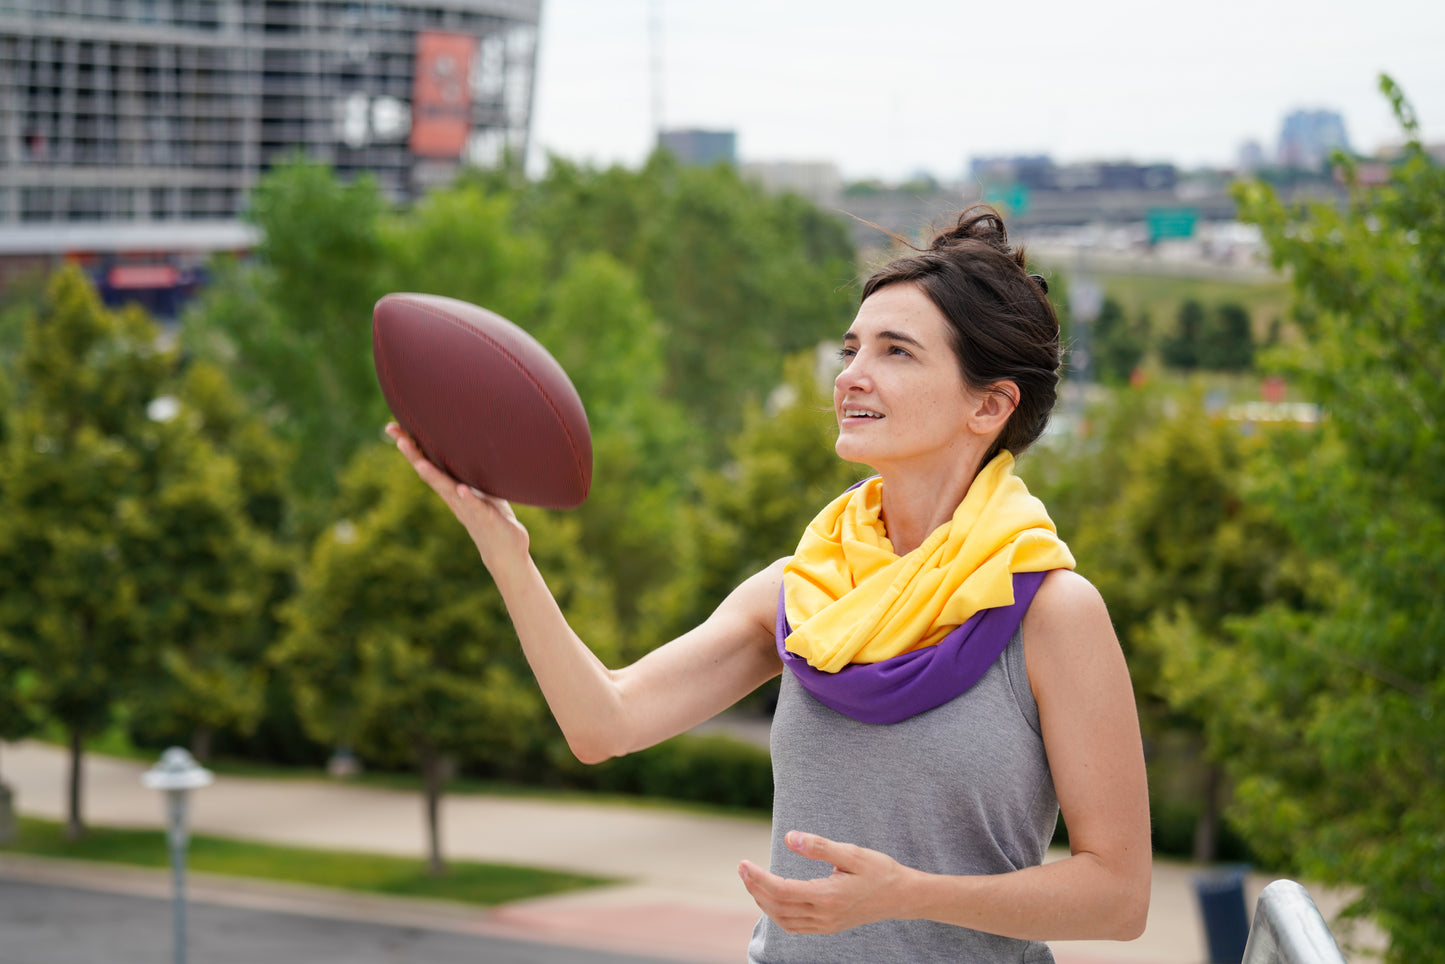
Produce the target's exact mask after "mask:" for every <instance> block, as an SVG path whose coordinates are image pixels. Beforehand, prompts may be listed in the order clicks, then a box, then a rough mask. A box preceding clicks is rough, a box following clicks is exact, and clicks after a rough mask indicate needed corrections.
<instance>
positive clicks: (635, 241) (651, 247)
mask: <svg viewBox="0 0 1445 964" xmlns="http://www.w3.org/2000/svg"><path fill="white" fill-rule="evenodd" d="M518 218H519V223H521V224H525V225H527V226H528V227H529V228H533V229H535V230H537V231H538V232H539V233H541V234H542V235H543V236H544V237H546V238H548V239H549V240H550V241H551V242H552V244H553V245H554V248H553V264H554V268H553V270H554V271H555V272H561V271H562V270H565V268H566V266H567V264H568V263H570V261H571V260H572V259H574V258H575V257H577V256H579V255H581V254H584V253H587V252H592V251H598V250H601V251H605V252H606V253H608V254H610V255H611V256H612V257H613V258H614V259H616V260H617V261H619V262H620V263H622V264H624V265H626V266H628V267H629V268H631V269H632V270H633V272H635V274H636V275H637V277H638V279H639V280H640V283H641V287H642V291H643V294H644V295H645V297H646V298H647V300H648V302H649V303H650V304H651V306H652V309H653V311H654V313H655V314H656V316H657V317H658V318H659V319H661V321H662V324H663V330H664V332H665V334H666V341H665V357H666V360H667V372H668V381H667V383H666V385H665V391H666V394H667V395H668V396H669V397H671V398H673V399H675V400H677V401H678V402H680V403H681V404H682V405H683V406H684V407H685V408H686V410H687V412H688V415H689V417H690V419H691V420H692V421H693V422H694V424H696V425H698V426H701V427H703V428H704V430H705V431H704V433H703V439H704V441H705V442H707V443H708V451H710V452H711V453H712V454H714V455H717V454H720V453H721V451H722V444H721V440H722V438H723V437H724V436H725V435H726V433H727V432H728V431H730V430H731V428H732V427H733V426H735V424H736V413H737V412H739V411H741V410H742V407H743V405H744V404H745V403H747V402H748V401H754V402H757V401H761V399H762V398H763V397H764V396H765V395H766V394H767V393H768V392H769V391H770V390H771V389H772V388H773V386H774V385H775V384H776V383H777V381H778V378H779V374H780V372H781V370H782V359H783V358H784V357H786V356H787V355H788V354H791V353H793V352H796V351H800V350H802V349H805V348H810V347H812V346H813V345H815V344H817V343H818V342H819V341H820V340H823V339H829V338H835V337H837V336H838V334H839V333H840V332H841V331H842V330H843V329H844V328H845V327H846V325H847V321H848V318H849V317H850V316H851V313H852V309H853V299H854V293H853V291H852V285H853V282H854V280H855V279H854V266H853V250H852V246H851V244H850V242H849V240H848V233H847V229H846V227H845V226H844V225H843V224H842V223H841V222H840V221H839V220H838V219H836V218H834V217H832V216H830V215H825V214H823V213H822V212H819V211H818V210H817V209H815V208H813V207H812V206H811V205H808V204H807V203H806V202H803V201H801V200H799V199H798V198H796V197H793V196H787V195H785V196H782V197H777V198H773V197H769V196H767V195H766V194H764V193H763V192H762V189H761V188H759V187H757V186H755V185H753V184H750V183H748V182H746V181H744V180H743V179H742V178H740V177H739V176H738V175H737V173H736V172H735V171H733V170H731V169H729V168H727V167H724V166H716V167H710V168H700V167H687V166H682V165H679V164H678V163H677V162H676V161H674V160H673V159H672V158H671V157H669V156H668V155H667V154H665V153H662V152H659V153H658V154H656V155H654V156H653V157H652V159H651V160H650V161H649V162H648V164H647V165H646V166H645V167H644V168H642V169H641V170H638V171H629V170H625V169H623V168H618V167H613V168H609V169H607V170H603V171H595V170H590V169H586V168H581V167H577V166H575V165H572V164H569V163H567V162H564V161H560V160H554V161H553V163H552V167H551V169H550V170H549V172H548V174H547V176H546V177H545V178H544V179H543V180H542V181H540V182H539V183H537V184H536V185H535V186H534V187H533V188H532V189H531V190H530V192H529V193H528V194H527V195H526V196H525V197H524V198H523V200H522V201H521V203H520V204H519V206H518Z"/></svg>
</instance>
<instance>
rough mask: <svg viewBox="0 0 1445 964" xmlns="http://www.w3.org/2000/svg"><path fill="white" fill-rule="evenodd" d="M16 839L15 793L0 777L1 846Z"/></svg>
mask: <svg viewBox="0 0 1445 964" xmlns="http://www.w3.org/2000/svg"><path fill="white" fill-rule="evenodd" d="M15 837H16V831H15V793H14V791H12V790H11V789H10V787H9V786H7V785H6V783H5V780H4V778H3V776H0V844H7V843H9V842H10V841H12V840H14V839H15Z"/></svg>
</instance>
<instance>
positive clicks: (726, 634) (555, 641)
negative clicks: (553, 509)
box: [387, 424, 785, 763]
mask: <svg viewBox="0 0 1445 964" xmlns="http://www.w3.org/2000/svg"><path fill="white" fill-rule="evenodd" d="M387 433H388V434H389V435H391V437H392V438H393V439H395V440H396V444H397V448H398V449H400V451H401V453H402V454H403V455H404V456H405V457H406V458H407V461H409V462H410V463H411V465H412V468H414V469H415V470H416V473H417V475H419V476H420V477H421V478H422V480H423V481H425V482H426V483H427V484H428V485H429V486H431V488H432V489H433V490H434V491H435V492H436V493H437V495H439V496H440V497H441V498H442V499H443V500H444V501H445V502H446V504H447V506H448V507H449V508H450V509H451V510H452V512H453V513H454V514H455V515H456V517H457V519H458V521H460V522H461V523H462V525H463V526H465V527H466V530H467V532H468V534H469V535H471V537H472V541H473V542H474V543H476V546H477V551H478V552H479V553H480V554H481V557H482V562H483V563H484V564H485V565H486V567H487V570H488V571H489V572H490V573H491V574H492V578H493V580H494V581H495V582H496V584H497V588H498V590H500V592H501V594H502V599H503V601H504V602H505V603H506V605H507V612H508V613H509V614H510V616H511V618H512V624H513V626H514V627H515V628H516V630H517V637H518V639H519V640H520V641H521V644H522V651H523V653H524V654H525V655H526V657H527V662H528V664H529V665H530V666H531V667H532V672H533V674H534V675H535V676H536V678H537V683H538V685H539V686H540V687H541V689H542V695H543V697H544V698H545V699H546V700H547V705H548V707H550V708H551V710H552V715H553V716H554V717H555V718H556V720H557V723H558V725H559V726H560V727H561V728H562V733H563V735H564V736H565V737H566V738H567V744H568V746H569V747H570V748H571V749H572V752H573V753H575V754H576V755H577V758H578V759H579V760H581V761H583V762H584V763H598V762H601V761H602V760H605V759H608V758H609V757H613V756H620V755H622V754H625V753H631V752H633V751H635V750H640V749H643V748H644V747H648V746H652V745H653V744H655V743H658V742H660V741H662V740H665V739H667V738H668V737H670V736H675V735H676V734H678V733H681V732H683V731H685V730H687V729H690V728H691V727H693V726H696V725H697V724H698V723H701V722H703V721H704V720H707V719H709V718H711V717H713V716H715V715H716V714H718V713H720V712H721V711H723V710H725V709H727V708H728V707H729V706H731V705H732V704H733V703H735V702H737V701H738V700H739V699H741V698H742V697H743V696H746V695H747V694H748V693H750V692H752V691H753V690H754V689H756V688H757V687H758V686H760V685H761V684H762V683H764V682H766V681H767V680H768V679H770V678H772V677H773V676H775V675H777V674H778V672H779V671H780V669H781V664H780V663H779V661H778V656H777V652H776V649H775V647H774V640H773V627H774V618H775V615H776V611H777V609H776V607H777V601H778V592H779V587H780V586H781V584H782V573H783V565H784V563H785V561H784V560H780V561H779V562H776V563H774V564H773V565H771V566H769V567H768V568H766V569H764V570H762V571H761V572H759V573H757V574H756V575H754V576H752V577H750V578H749V579H747V580H746V581H744V582H743V583H742V585H740V586H738V588H737V589H735V590H733V592H732V593H731V594H729V595H728V597H727V598H726V599H724V600H723V602H722V603H721V604H720V605H719V606H718V607H717V609H716V610H715V611H714V612H713V614H712V615H711V616H709V617H708V618H707V620H705V621H704V622H703V623H702V625H700V626H698V627H697V628H695V629H693V630H691V631H690V632H688V633H685V634H683V635H682V636H680V637H678V638H677V639H675V640H673V641H671V642H669V643H667V644H666V645H664V646H661V647H659V648H657V649H655V650H653V651H652V652H650V653H649V654H648V655H646V656H644V657H643V658H642V659H640V660H638V661H637V662H636V663H633V664H632V665H630V666H626V667H623V668H621V669H609V668H608V667H607V666H605V665H604V664H603V663H602V661H601V660H599V659H598V658H597V656H596V655H595V654H594V653H593V652H592V650H590V649H589V648H588V647H587V645H586V643H584V642H583V641H582V639H581V638H579V637H578V636H577V634H576V633H575V632H573V630H572V627H571V626H569V625H568V624H567V620H566V617H565V616H564V615H563V613H562V611H561V609H560V608H559V607H558V605H557V601H556V599H555V598H554V597H553V595H552V592H551V590H550V589H548V588H547V584H546V581H545V580H544V579H543V577H542V574H541V572H540V571H539V570H538V569H537V566H536V564H535V563H534V562H533V560H532V557H531V555H530V553H529V551H528V549H529V543H528V536H527V530H526V528H525V527H524V526H523V525H522V524H521V523H520V522H519V521H517V517H516V515H515V514H514V513H513V512H512V508H511V506H510V505H509V504H508V503H507V502H505V501H504V500H501V499H496V498H492V497H491V496H488V495H484V494H481V493H478V492H476V491H474V490H471V489H469V488H468V487H466V486H464V485H462V484H460V483H458V482H457V481H456V480H455V479H453V478H452V477H451V476H449V475H447V474H446V473H445V472H443V471H441V470H440V469H438V468H437V467H436V466H435V465H433V464H432V463H431V462H429V461H427V459H426V457H425V456H423V455H422V454H421V451H420V450H419V449H418V448H417V446H416V445H415V443H413V442H412V440H411V439H410V438H408V437H407V436H406V435H405V434H404V433H403V432H402V431H401V429H400V428H399V427H397V426H396V425H394V424H393V425H388V426H387Z"/></svg>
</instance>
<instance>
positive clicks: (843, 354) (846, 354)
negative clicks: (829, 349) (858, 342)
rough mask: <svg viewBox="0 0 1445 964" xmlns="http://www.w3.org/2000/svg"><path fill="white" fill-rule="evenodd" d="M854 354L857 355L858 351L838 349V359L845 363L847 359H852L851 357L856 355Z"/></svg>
mask: <svg viewBox="0 0 1445 964" xmlns="http://www.w3.org/2000/svg"><path fill="white" fill-rule="evenodd" d="M856 354H858V350H857V349H855V348H839V349H838V357H839V358H841V359H843V361H847V360H848V359H850V358H852V357H853V356H854V355H856Z"/></svg>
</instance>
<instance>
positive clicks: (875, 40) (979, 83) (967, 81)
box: [529, 0, 1445, 182]
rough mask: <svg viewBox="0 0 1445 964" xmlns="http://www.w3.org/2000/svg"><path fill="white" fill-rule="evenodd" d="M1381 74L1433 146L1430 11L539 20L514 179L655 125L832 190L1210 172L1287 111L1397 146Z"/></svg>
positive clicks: (569, 8)
mask: <svg viewBox="0 0 1445 964" xmlns="http://www.w3.org/2000/svg"><path fill="white" fill-rule="evenodd" d="M1381 72H1384V73H1388V74H1390V75H1391V76H1392V77H1394V79H1395V80H1396V82H1397V83H1399V84H1400V86H1401V87H1402V88H1403V89H1404V91H1405V94H1406V96H1407V97H1408V98H1409V99H1410V100H1411V102H1412V103H1413V104H1414V107H1415V111H1416V114H1417V116H1418V117H1419V119H1420V123H1421V128H1422V131H1423V135H1424V139H1425V140H1426V141H1427V142H1429V141H1445V0H1349V2H1346V0H1211V2H1210V3H1207V4H1184V3H1170V2H1167V0H1148V2H1145V0H1029V2H1027V3H1020V2H1011V3H1010V2H1000V0H994V2H989V3H983V2H975V0H895V2H891V3H890V2H879V0H872V2H866V0H542V20H541V29H540V36H539V41H538V49H537V76H536V89H535V92H534V96H535V100H534V103H533V114H532V153H531V155H530V158H529V160H530V163H531V165H532V167H533V168H534V169H541V168H544V167H545V158H546V155H547V154H549V153H550V154H558V155H561V156H563V157H567V158H570V159H572V160H575V161H580V162H586V163H591V164H597V165H608V164H613V163H619V164H624V165H628V166H633V165H636V164H640V163H641V162H642V161H643V160H644V159H645V158H646V156H647V154H648V152H649V150H650V149H651V147H652V144H653V142H654V134H653V132H654V130H655V129H656V125H657V124H658V123H660V124H661V126H663V127H669V128H686V127H697V128H704V129H709V130H732V131H735V132H736V134H737V145H738V156H739V160H741V161H744V162H748V161H831V162H833V163H834V164H836V165H837V166H838V167H839V169H840V170H841V171H842V174H843V176H844V177H845V178H846V179H847V180H863V179H867V178H879V179H882V180H885V181H900V180H904V179H907V178H909V177H911V176H913V175H915V174H917V173H920V172H924V173H928V174H931V175H932V176H934V177H936V178H938V179H940V180H942V181H944V182H952V181H956V180H958V179H960V178H962V177H963V176H964V175H965V172H966V170H967V165H968V161H969V158H971V157H976V156H991V155H1000V154H1003V155H1015V154H1048V155H1050V156H1052V157H1053V159H1054V160H1055V161H1056V162H1060V163H1069V162H1077V161H1101V160H1130V161H1135V162H1139V163H1154V162H1171V163H1174V164H1177V165H1180V166H1182V167H1185V168H1193V167H1199V166H1213V167H1228V166H1231V165H1233V164H1234V162H1235V160H1236V158H1237V157H1238V153H1239V148H1240V146H1241V144H1243V143H1244V142H1245V141H1248V140H1255V141H1257V142H1259V144H1260V145H1261V146H1262V147H1263V148H1264V149H1265V150H1266V152H1270V153H1272V152H1273V150H1274V148H1275V146H1276V144H1277V143H1278V139H1279V129H1280V124H1281V122H1282V120H1283V118H1284V116H1285V115H1286V114H1287V113H1289V112H1291V111H1294V110H1300V109H1307V110H1316V109H1329V110H1334V111H1338V112H1339V113H1341V114H1342V115H1343V116H1344V120H1345V126H1346V131H1347V133H1348V135H1349V137H1350V141H1351V146H1352V147H1353V148H1355V149H1356V150H1362V151H1365V152H1372V151H1373V150H1375V149H1376V148H1378V147H1380V146H1382V145H1386V144H1389V143H1397V142H1398V141H1399V140H1400V136H1399V128H1398V126H1397V125H1396V124H1395V122H1394V120H1393V118H1392V116H1391V114H1390V110H1389V104H1388V102H1387V101H1386V99H1385V97H1384V96H1383V95H1382V94H1381V93H1380V92H1379V88H1378V83H1377V81H1378V77H1379V75H1380V73H1381Z"/></svg>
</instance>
